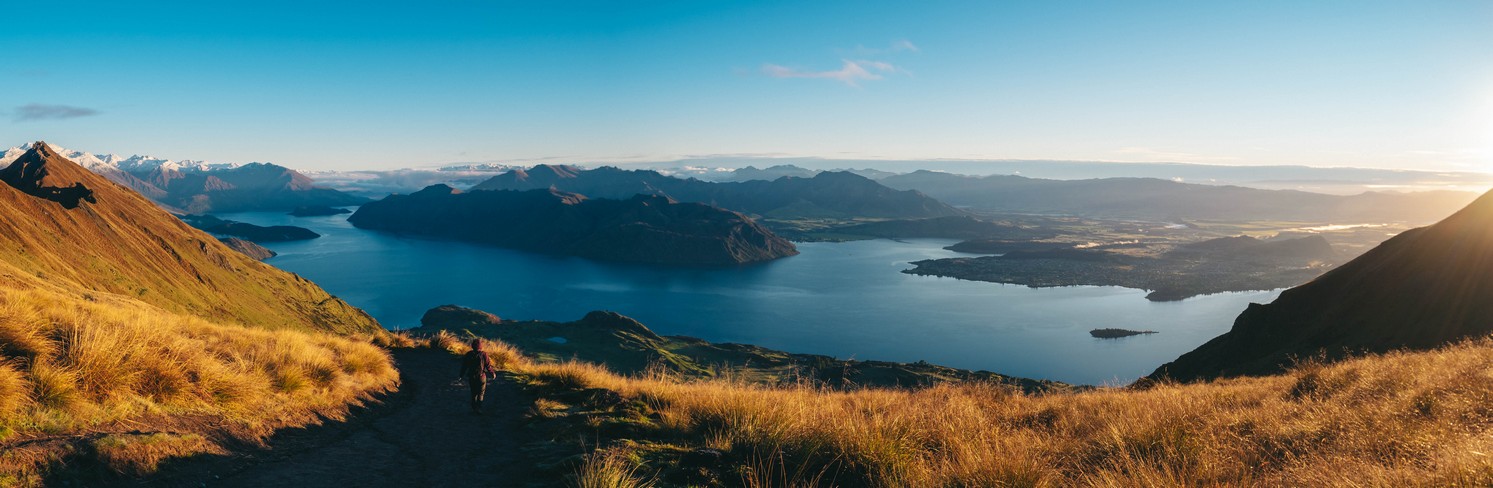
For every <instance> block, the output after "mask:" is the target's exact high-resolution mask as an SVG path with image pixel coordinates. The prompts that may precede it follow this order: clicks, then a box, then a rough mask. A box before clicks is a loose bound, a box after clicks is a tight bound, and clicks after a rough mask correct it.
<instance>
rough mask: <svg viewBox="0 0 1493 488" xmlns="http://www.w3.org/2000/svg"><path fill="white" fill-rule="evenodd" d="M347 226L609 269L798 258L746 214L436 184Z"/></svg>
mask: <svg viewBox="0 0 1493 488" xmlns="http://www.w3.org/2000/svg"><path fill="white" fill-rule="evenodd" d="M347 220H348V222H351V223H352V224H353V225H354V226H357V227H359V228H364V229H373V230H382V231H389V232H396V233H402V234H413V235H423V236H432V237H441V238H448V239H456V240H464V241H471V242H479V243H484V244H492V245H497V246H503V247H510V248H515V249H521V250H526V251H535V252H544V253H552V254H565V255H574V256H581V257H585V258H591V259H598V260H605V261H624V262H635V263H648V264H671V265H731V264H741V263H749V262H755V261H767V260H772V259H777V258H781V257H785V256H792V255H795V254H798V251H797V250H796V249H795V248H794V246H793V243H791V242H789V241H787V240H785V239H783V238H781V237H778V236H777V235H775V234H773V233H772V231H769V230H767V228H765V227H762V226H761V225H759V224H757V223H756V222H754V221H753V220H752V219H750V218H748V217H746V216H744V215H741V214H739V213H736V212H732V211H729V210H724V209H720V208H716V207H712V206H709V205H704V204H699V203H680V202H676V201H674V200H670V199H669V198H667V197H662V196H653V195H636V194H635V195H632V197H631V198H627V199H620V200H613V199H589V198H586V197H585V196H583V195H579V194H574V193H565V192H562V191H559V190H553V189H537V190H527V191H511V190H479V191H471V192H462V191H459V190H456V189H454V188H451V187H449V186H446V185H433V186H430V187H428V188H426V189H424V190H420V191H418V192H415V193H413V194H410V195H390V196H388V197H385V198H384V199H382V200H379V201H376V202H371V203H368V204H366V205H363V206H362V207H361V208H359V209H358V211H357V212H356V213H354V214H353V215H352V216H350V217H348V219H347Z"/></svg>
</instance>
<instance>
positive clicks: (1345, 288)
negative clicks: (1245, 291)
mask: <svg viewBox="0 0 1493 488" xmlns="http://www.w3.org/2000/svg"><path fill="white" fill-rule="evenodd" d="M1489 333H1493V192H1489V193H1488V194H1485V195H1483V196H1482V197H1481V198H1479V199H1477V201H1475V202H1473V203H1472V204H1471V205H1468V206H1467V207H1466V208H1464V209H1462V210H1461V211H1459V212H1457V213H1456V214H1453V215H1452V216H1450V217H1447V218H1446V219H1445V220H1442V221H1441V222H1439V223H1436V224H1435V225H1431V226H1429V227H1422V228H1419V229H1412V230H1409V231H1405V232H1403V233H1401V234H1400V235H1398V236H1395V237H1393V238H1391V239H1390V240H1388V241H1385V242H1384V243H1383V244H1380V245H1379V246H1378V247H1376V248H1374V249H1372V250H1370V251H1369V252H1367V253H1365V254H1363V255H1362V256H1359V257H1358V258H1357V259H1354V260H1352V261H1349V262H1348V263H1347V264H1343V265H1341V266H1339V267H1337V268H1336V269H1334V270H1332V271H1329V272H1327V273H1326V274H1324V275H1322V276H1321V277H1318V278H1317V279H1315V280H1313V281H1311V282H1309V283H1306V284H1304V285H1301V286H1298V287H1295V288H1292V289H1290V290H1286V291H1285V292H1283V293H1281V295H1280V297H1279V298H1277V299H1276V300H1275V301H1274V302H1272V303H1270V304H1268V305H1260V304H1251V305H1250V306H1249V308H1248V309H1247V310H1245V311H1244V313H1242V314H1240V315H1239V317H1238V319H1236V320H1235V321H1234V327H1233V328H1232V329H1230V330H1229V332H1227V333H1225V334H1223V335H1221V336H1218V337H1217V338H1214V339H1213V340H1211V341H1208V342H1207V343H1206V344H1203V345H1202V346H1200V347H1198V348H1197V349H1195V350H1193V351H1192V352H1188V353H1187V354H1183V355H1182V356H1181V357H1179V358H1177V360H1175V361H1173V362H1171V363H1167V364H1166V365H1163V366H1161V367H1160V368H1158V369H1157V370H1156V372H1154V373H1152V377H1153V378H1161V377H1169V378H1172V379H1176V380H1181V381H1193V380H1204V379H1209V378H1217V377H1228V376H1238V375H1254V374H1271V373H1275V372H1279V371H1282V370H1283V369H1284V367H1285V366H1287V365H1289V363H1290V362H1291V361H1292V359H1293V358H1298V357H1299V358H1308V357H1312V356H1314V355H1317V354H1323V355H1325V356H1326V357H1327V358H1329V359H1335V358H1340V357H1343V356H1344V355H1346V354H1351V353H1356V352H1385V351H1389V350H1393V349H1401V348H1408V349H1430V348H1434V347H1438V346H1441V345H1443V344H1446V343H1447V342H1452V341H1456V340H1458V339H1462V338H1466V337H1477V336H1484V335H1487V334H1489Z"/></svg>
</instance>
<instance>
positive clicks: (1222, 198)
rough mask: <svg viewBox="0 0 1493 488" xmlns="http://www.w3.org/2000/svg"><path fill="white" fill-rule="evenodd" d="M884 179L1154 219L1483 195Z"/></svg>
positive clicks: (1273, 214)
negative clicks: (1353, 193)
mask: <svg viewBox="0 0 1493 488" xmlns="http://www.w3.org/2000/svg"><path fill="white" fill-rule="evenodd" d="M880 182H881V183H882V184H885V185H887V186H889V187H892V188H897V189H902V190H918V191H922V192H924V193H926V194H928V195H930V196H932V197H934V198H938V199H939V200H942V201H944V202H947V203H949V204H952V205H960V206H968V207H972V208H976V209H981V210H989V211H998V212H1018V213H1044V214H1064V215H1082V216H1086V217H1098V218H1142V219H1154V220H1173V219H1213V220H1306V221H1332V222H1349V221H1351V222H1383V221H1410V222H1429V221H1434V220H1436V219H1440V218H1442V217H1445V216H1446V215H1449V214H1450V213H1452V212H1454V211H1456V209H1458V208H1461V206H1463V205H1466V204H1467V202H1470V201H1472V200H1473V199H1474V198H1476V194H1473V193H1467V192H1452V191H1428V192H1417V193H1392V192H1386V193H1380V192H1369V193H1362V194H1359V195H1351V196H1340V195H1328V194H1321V193H1308V192H1303V191H1295V190H1261V189H1256V188H1245V187H1240V186H1214V185H1199V184H1192V183H1181V182H1176V181H1169V180H1162V179H1155V178H1101V179H1087V180H1044V179H1035V178H1026V177H1022V176H1011V175H994V176H984V177H976V176H964V175H956V174H952V173H941V172H936V171H916V172H913V173H908V174H904V175H897V176H890V177H886V178H882V179H881V180H880Z"/></svg>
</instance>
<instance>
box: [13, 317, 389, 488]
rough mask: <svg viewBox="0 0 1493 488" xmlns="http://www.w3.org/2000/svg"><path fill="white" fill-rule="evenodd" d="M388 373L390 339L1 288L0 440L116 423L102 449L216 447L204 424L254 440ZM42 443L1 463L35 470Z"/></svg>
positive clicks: (75, 435) (152, 458)
mask: <svg viewBox="0 0 1493 488" xmlns="http://www.w3.org/2000/svg"><path fill="white" fill-rule="evenodd" d="M397 381H398V375H397V372H396V371H394V369H393V366H392V364H391V358H390V357H389V355H388V353H387V352H386V351H384V350H383V349H380V348H378V347H377V346H374V345H372V344H369V343H367V342H360V341H354V340H349V339H344V338H339V337H335V336H332V335H328V334H319V333H307V332H298V331H294V330H288V329H287V330H273V331H271V330H263V329H251V328H246V327H241V326H233V325H219V324H214V323H210V322H207V321H204V320H201V319H198V318H194V317H188V316H182V315H176V314H173V313H170V312H166V311H163V310H161V309H158V308H155V307H153V306H150V305H146V304H144V303H140V302H137V301H134V300H130V299H124V298H118V297H111V296H102V297H98V296H91V297H89V299H81V298H75V297H72V296H69V295H67V294H65V293H63V292H58V291H48V290H42V289H31V290H25V291H21V290H0V412H3V415H0V448H3V449H4V450H9V448H10V447H11V446H17V445H22V444H25V445H35V444H37V442H35V441H38V440H39V438H41V437H43V436H62V439H63V440H64V441H66V440H68V439H72V441H77V442H83V441H84V440H85V439H87V438H94V437H97V436H89V435H88V434H114V435H106V436H104V437H102V438H100V439H101V440H96V441H91V442H92V444H91V446H92V451H95V452H96V453H97V456H98V457H99V459H98V460H100V461H104V464H105V465H107V466H110V467H114V468H115V469H116V470H117V471H120V472H123V473H141V472H148V471H149V470H152V469H154V466H155V465H156V464H157V463H158V462H159V461H160V460H161V459H163V458H166V457H172V456H180V455H188V454H192V453H201V452H215V451H216V450H217V449H218V447H217V444H216V443H215V442H213V441H212V440H211V439H213V438H217V439H225V438H230V437H231V438H237V439H241V440H251V441H257V440H258V439H261V438H262V437H263V436H266V435H268V434H269V433H271V432H272V431H273V430H274V429H276V428H279V427H283V426H287V425H300V424H305V423H307V422H313V421H317V420H318V419H319V418H320V417H322V416H330V417H337V416H339V415H341V414H342V413H343V412H345V409H346V407H347V406H348V405H349V404H350V403H354V402H357V401H360V399H361V398H365V397H366V395H368V394H369V393H371V392H374V391H380V390H383V389H386V388H389V387H392V386H394V385H395V384H396V383H397ZM153 431H159V433H160V435H158V436H152V435H151V434H150V433H151V432H153ZM124 432H136V434H132V435H130V436H125V437H121V436H120V435H119V434H121V433H124ZM139 432H144V434H140V433H139ZM183 434H186V435H183ZM111 439H112V440H111ZM69 442H71V441H69ZM64 450H65V449H64ZM49 456H51V454H45V453H42V454H36V455H19V454H17V455H12V456H7V457H4V458H0V476H5V477H9V478H11V479H13V480H19V481H18V482H24V483H30V482H34V481H36V480H37V478H36V477H37V476H40V475H41V473H40V472H39V470H40V469H41V467H42V466H41V465H40V464H38V463H50V462H53V461H55V459H51V458H49Z"/></svg>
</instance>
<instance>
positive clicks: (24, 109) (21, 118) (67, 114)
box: [14, 103, 99, 122]
mask: <svg viewBox="0 0 1493 488" xmlns="http://www.w3.org/2000/svg"><path fill="white" fill-rule="evenodd" d="M98 113H99V112H98V111H97V110H94V109H91V108H85V107H74V106H71V105H47V104H41V103H32V104H26V105H22V106H19V107H16V109H15V113H14V117H15V120H16V121H17V122H31V121H36V120H62V119H76V118H78V117H87V116H90V115H98Z"/></svg>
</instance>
